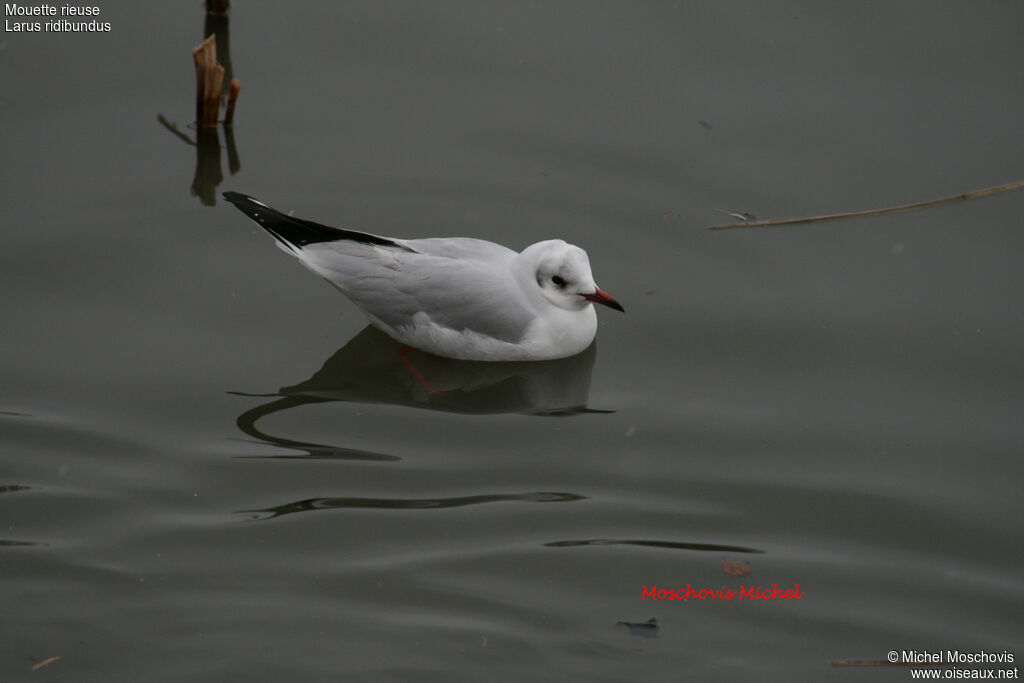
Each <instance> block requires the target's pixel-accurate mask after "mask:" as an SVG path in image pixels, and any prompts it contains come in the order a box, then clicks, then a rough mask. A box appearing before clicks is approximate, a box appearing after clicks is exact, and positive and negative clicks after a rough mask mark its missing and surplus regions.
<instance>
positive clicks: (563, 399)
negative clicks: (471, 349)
mask: <svg viewBox="0 0 1024 683" xmlns="http://www.w3.org/2000/svg"><path fill="white" fill-rule="evenodd" d="M402 348H403V347H402V346H401V345H400V344H399V343H398V342H396V341H394V340H392V339H391V338H390V337H388V336H387V335H386V334H384V333H383V332H381V331H379V330H377V329H375V328H373V327H366V328H365V329H364V330H363V331H362V332H360V333H359V334H357V335H356V336H355V337H353V338H352V339H351V340H350V341H349V342H348V343H347V344H345V346H343V347H342V348H341V349H339V350H338V351H337V352H335V354H334V355H333V356H331V357H330V358H328V359H327V361H326V362H325V363H324V364H323V367H321V368H320V370H318V371H317V372H316V374H314V375H313V376H312V377H310V378H309V379H307V380H305V381H304V382H300V383H298V384H295V385H293V386H290V387H284V388H282V389H281V390H280V391H278V392H277V393H276V394H271V396H274V397H275V400H273V401H270V402H268V403H264V404H262V405H259V406H256V407H255V408H251V409H250V410H247V411H245V412H244V413H242V414H241V415H239V416H238V420H237V424H238V427H239V429H241V430H242V431H243V432H245V433H246V434H248V435H249V436H252V437H255V438H256V439H258V440H259V441H261V442H263V443H268V444H273V445H276V446H283V447H285V448H293V449H298V450H301V451H304V453H303V454H302V455H298V456H295V455H291V456H276V457H317V458H324V457H330V458H340V459H347V460H385V461H386V460H398V459H399V458H398V457H396V456H393V455H386V454H383V453H373V452H370V451H360V450H355V449H350V448H339V447H335V446H327V445H324V444H316V443H309V442H304V441H294V440H291V439H283V438H279V437H274V436H272V435H270V434H267V433H266V432H264V431H262V430H261V429H259V428H258V427H257V426H256V422H257V420H259V419H260V418H263V417H266V416H267V415H271V414H273V413H279V412H282V411H284V410H290V409H292V408H297V407H300V406H304V405H310V404H314V403H327V402H331V401H349V402H358V403H384V404H391V405H401V406H410V407H415V408H425V409H428V410H440V411H446V412H453V413H468V414H496V413H523V414H528V415H546V416H566V415H577V414H580V413H600V412H609V411H601V410H592V409H590V408H587V400H588V398H589V394H590V374H591V371H592V370H593V367H594V359H595V357H596V355H597V351H596V347H595V346H594V345H593V344H592V345H591V346H590V347H589V348H588V349H587V350H585V351H583V352H582V353H580V354H578V355H576V356H573V357H571V358H564V359H561V360H548V361H536V362H514V363H488V362H482V361H460V360H452V359H450V358H441V357H439V356H434V355H431V354H428V353H423V352H422V351H415V350H413V351H408V352H403V351H402Z"/></svg>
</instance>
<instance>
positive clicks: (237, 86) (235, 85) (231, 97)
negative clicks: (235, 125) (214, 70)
mask: <svg viewBox="0 0 1024 683" xmlns="http://www.w3.org/2000/svg"><path fill="white" fill-rule="evenodd" d="M241 89H242V82H241V81H240V80H238V79H237V78H232V79H231V88H230V89H229V90H228V108H227V111H226V112H224V125H225V126H230V125H231V122H232V121H234V120H235V100H237V99H238V93H239V91H240V90H241Z"/></svg>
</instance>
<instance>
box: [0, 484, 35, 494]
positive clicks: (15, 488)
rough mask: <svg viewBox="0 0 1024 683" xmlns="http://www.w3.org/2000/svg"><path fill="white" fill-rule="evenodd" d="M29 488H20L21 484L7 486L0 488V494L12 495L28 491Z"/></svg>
mask: <svg viewBox="0 0 1024 683" xmlns="http://www.w3.org/2000/svg"><path fill="white" fill-rule="evenodd" d="M31 489H32V487H31V486H22V485H21V484H10V485H9V486H0V493H14V492H15V491H29V490H31Z"/></svg>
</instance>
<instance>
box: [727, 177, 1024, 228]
mask: <svg viewBox="0 0 1024 683" xmlns="http://www.w3.org/2000/svg"><path fill="white" fill-rule="evenodd" d="M1022 187H1024V180H1018V181H1016V182H1013V183H1006V184H1005V185H996V186H995V187H986V188H985V189H983V190H975V191H973V192H965V193H963V194H957V195H953V196H951V197H943V198H942V199H933V200H931V201H928V202H918V203H916V204H902V205H900V206H890V207H887V208H884V209H869V210H867V211H851V212H849V213H831V214H827V215H824V216H811V217H809V218H776V219H775V220H769V221H747V222H743V223H725V224H722V225H712V226H711V227H709V228H708V230H732V229H734V228H763V227H769V226H775V225H794V224H796V223H817V222H820V221H834V220H838V219H840V218H863V217H864V216H881V215H883V214H887V213H899V212H900V211H913V210H915V209H924V208H928V207H931V206H940V205H942V204H949V203H951V202H959V201H963V200H965V199H978V198H979V197H988V196H989V195H993V194H999V193H1000V192H1009V191H1010V190H1019V189H1020V188H1022Z"/></svg>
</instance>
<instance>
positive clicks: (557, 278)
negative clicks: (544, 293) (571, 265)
mask: <svg viewBox="0 0 1024 683" xmlns="http://www.w3.org/2000/svg"><path fill="white" fill-rule="evenodd" d="M551 283H552V284H553V285H554V286H555V287H565V285H566V284H567V283H566V281H565V280H563V279H562V276H561V275H554V276H552V278H551Z"/></svg>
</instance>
